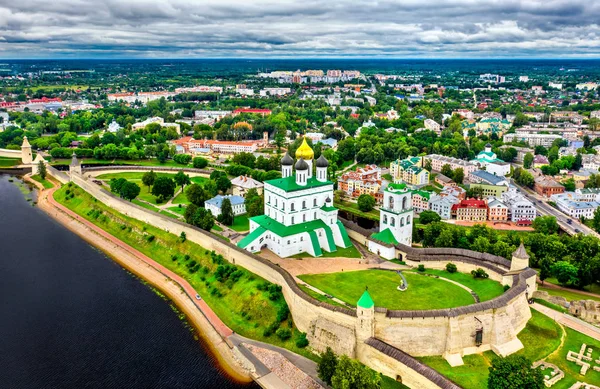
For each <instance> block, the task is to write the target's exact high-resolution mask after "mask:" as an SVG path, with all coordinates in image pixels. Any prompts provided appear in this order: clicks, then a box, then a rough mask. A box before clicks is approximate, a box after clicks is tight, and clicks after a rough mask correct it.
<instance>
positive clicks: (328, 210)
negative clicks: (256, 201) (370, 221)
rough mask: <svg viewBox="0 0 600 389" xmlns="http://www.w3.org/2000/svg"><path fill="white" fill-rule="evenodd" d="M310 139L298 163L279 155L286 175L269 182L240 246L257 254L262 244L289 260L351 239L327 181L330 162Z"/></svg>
mask: <svg viewBox="0 0 600 389" xmlns="http://www.w3.org/2000/svg"><path fill="white" fill-rule="evenodd" d="M314 156H315V153H314V151H313V150H312V149H311V148H310V146H309V145H308V144H307V143H306V139H304V141H303V142H302V145H301V146H300V147H299V148H298V150H296V155H295V157H296V161H295V163H294V159H293V158H292V157H291V156H290V155H289V153H286V154H285V156H284V157H283V158H282V159H281V175H282V178H277V179H274V180H269V181H265V183H264V184H265V186H264V197H265V214H264V215H260V216H255V217H252V218H250V233H249V234H248V235H247V236H246V237H244V238H243V239H242V240H240V241H239V243H238V247H240V248H243V249H245V250H248V251H250V252H253V253H256V252H259V251H261V250H262V249H263V248H267V249H269V250H271V251H272V252H273V253H275V254H277V255H278V256H279V257H282V258H285V257H289V256H292V255H296V254H300V253H308V254H310V255H312V256H314V257H320V256H322V255H323V251H326V252H330V253H331V252H335V251H337V248H338V247H343V248H346V247H350V246H351V245H352V243H351V242H350V238H349V237H348V233H347V232H346V229H345V227H344V225H343V224H342V223H341V222H340V221H339V220H338V218H337V215H338V210H337V208H335V207H334V206H333V182H331V181H329V180H328V179H327V168H328V166H329V162H328V161H327V159H325V157H323V155H321V156H320V157H319V158H318V159H317V160H316V161H314Z"/></svg>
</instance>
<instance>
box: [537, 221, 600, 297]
mask: <svg viewBox="0 0 600 389" xmlns="http://www.w3.org/2000/svg"><path fill="white" fill-rule="evenodd" d="M586 220H591V219H586ZM590 228H591V227H590ZM536 270H539V269H536ZM544 282H545V283H546V282H548V283H550V284H554V285H559V286H562V285H560V283H559V282H558V280H557V279H556V278H555V277H550V278H546V279H545V280H544ZM583 290H585V291H586V292H591V293H597V294H598V298H600V284H598V283H594V284H591V285H587V286H586V287H585V288H583ZM573 292H579V290H577V289H573Z"/></svg>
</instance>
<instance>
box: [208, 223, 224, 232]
mask: <svg viewBox="0 0 600 389" xmlns="http://www.w3.org/2000/svg"><path fill="white" fill-rule="evenodd" d="M211 231H217V232H221V231H223V229H222V228H221V227H220V226H218V225H216V224H215V225H214V226H213V228H212V230H211Z"/></svg>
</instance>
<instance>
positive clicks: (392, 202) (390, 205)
mask: <svg viewBox="0 0 600 389" xmlns="http://www.w3.org/2000/svg"><path fill="white" fill-rule="evenodd" d="M388 199H389V203H390V204H389V208H390V209H394V196H390V197H389V198H388Z"/></svg>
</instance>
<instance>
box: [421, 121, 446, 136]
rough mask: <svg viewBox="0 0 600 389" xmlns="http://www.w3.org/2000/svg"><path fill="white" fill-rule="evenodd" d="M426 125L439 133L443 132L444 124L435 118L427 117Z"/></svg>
mask: <svg viewBox="0 0 600 389" xmlns="http://www.w3.org/2000/svg"><path fill="white" fill-rule="evenodd" d="M424 126H425V128H426V129H428V130H431V131H433V132H435V133H436V134H438V135H439V134H441V133H442V126H441V125H440V124H439V123H438V122H436V121H435V120H431V119H425V122H424Z"/></svg>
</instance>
